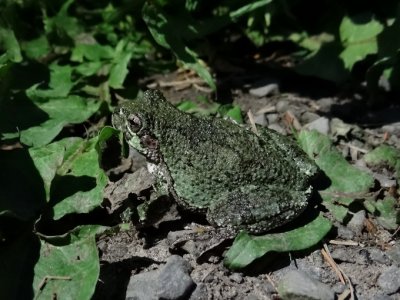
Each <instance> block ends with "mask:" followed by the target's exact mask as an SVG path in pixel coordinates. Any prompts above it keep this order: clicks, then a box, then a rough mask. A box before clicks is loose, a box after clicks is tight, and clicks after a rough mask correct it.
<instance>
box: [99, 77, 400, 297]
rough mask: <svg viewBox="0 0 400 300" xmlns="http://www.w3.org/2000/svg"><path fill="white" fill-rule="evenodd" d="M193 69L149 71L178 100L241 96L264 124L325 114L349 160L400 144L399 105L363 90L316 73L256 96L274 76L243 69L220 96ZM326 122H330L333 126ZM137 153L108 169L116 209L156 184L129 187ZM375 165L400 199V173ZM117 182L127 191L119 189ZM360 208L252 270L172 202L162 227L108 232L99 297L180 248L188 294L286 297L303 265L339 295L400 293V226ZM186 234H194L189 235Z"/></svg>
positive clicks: (298, 123)
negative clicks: (386, 279) (320, 236)
mask: <svg viewBox="0 0 400 300" xmlns="http://www.w3.org/2000/svg"><path fill="white" fill-rule="evenodd" d="M185 76H186V77H185ZM185 76H184V75H182V73H179V74H178V73H173V74H168V75H162V76H161V75H160V76H156V77H153V78H148V79H147V80H145V81H144V84H146V85H149V86H151V87H157V86H159V85H160V82H162V83H165V82H169V83H171V84H170V85H169V87H168V88H161V89H162V90H163V92H164V93H165V95H166V97H167V99H169V100H171V101H172V102H174V103H177V102H179V101H181V100H184V99H192V100H196V99H199V97H201V96H203V97H207V98H209V99H210V98H211V99H214V100H216V101H219V102H222V103H229V102H233V103H234V104H238V105H239V106H240V107H241V109H242V111H244V112H246V113H247V112H248V111H251V112H252V115H253V117H254V119H255V120H256V121H257V122H258V123H261V124H263V125H264V126H269V127H271V128H273V129H275V130H277V131H279V132H281V133H283V134H288V133H290V132H292V129H291V128H292V126H293V127H295V128H296V129H300V128H302V127H307V124H309V123H312V122H313V121H315V120H318V119H320V118H321V117H324V119H322V121H321V122H320V123H318V122H317V125H316V126H317V127H318V129H319V130H321V131H324V130H326V131H327V132H326V133H327V134H328V135H329V136H330V137H331V139H332V140H333V141H334V143H335V146H336V147H337V148H338V149H339V150H340V152H341V153H343V155H344V156H345V157H346V159H348V161H350V162H351V163H352V164H354V165H357V166H360V167H362V168H364V169H368V167H367V166H365V164H362V157H363V155H364V154H365V153H366V152H368V151H369V150H371V149H373V148H374V147H376V146H377V145H380V144H382V143H383V142H385V143H387V144H389V145H393V146H395V147H397V148H400V105H398V104H397V105H396V104H390V103H385V106H384V107H383V106H379V105H375V104H373V105H372V106H368V105H367V104H370V102H368V101H367V100H365V98H364V97H363V92H362V91H361V93H360V92H359V91H357V93H356V92H346V93H347V94H346V95H344V93H343V91H342V90H339V89H336V88H334V87H332V86H330V85H327V84H325V83H321V82H318V81H316V79H307V80H306V81H307V83H306V84H305V85H304V86H301V84H300V83H299V82H297V81H296V82H295V83H293V81H290V80H293V78H289V79H288V78H284V79H282V78H280V79H279V80H278V81H277V80H275V81H271V82H272V83H274V82H278V83H277V87H278V90H276V89H274V91H273V93H272V94H268V95H265V96H263V95H255V92H254V88H255V87H260V86H261V87H262V84H264V85H266V86H267V85H268V84H270V83H268V80H267V81H265V80H264V83H263V79H265V76H264V75H263V74H259V75H254V76H252V77H251V78H248V77H246V76H244V75H243V76H242V77H241V76H237V77H235V80H232V79H229V78H228V79H226V80H225V81H224V82H223V84H222V88H221V89H219V91H220V92H219V94H217V95H215V94H212V93H210V92H209V91H208V90H207V89H206V88H204V87H201V86H198V85H193V84H191V83H190V80H188V79H187V74H186V75H185ZM189 76H190V75H189ZM186 81H188V82H186ZM260 82H261V83H260ZM265 82H266V83H265ZM299 86H300V87H299ZM313 86H314V87H313ZM310 90H311V91H312V92H309V91H310ZM374 105H375V106H374ZM320 120H321V119H320ZM324 124H325V125H327V126H328V127H327V128H326V129H325V128H324V126H325V125H324ZM133 156H134V157H135V160H134V163H133V164H126V161H125V166H127V167H125V168H121V167H120V168H119V169H113V170H110V171H109V173H112V174H113V176H112V177H110V178H112V180H113V181H111V182H110V186H109V189H110V191H111V192H109V194H108V201H110V202H111V203H114V207H113V211H112V213H115V212H119V209H120V206H118V205H119V204H118V205H117V206H118V207H115V202H118V201H123V200H124V197H125V198H131V199H132V194H133V193H136V194H137V195H138V194H140V192H141V189H142V190H143V191H144V192H143V193H142V194H143V195H142V196H143V197H145V193H147V192H149V187H150V186H151V185H149V183H148V182H146V185H145V186H138V187H135V189H136V190H135V191H132V190H130V188H129V187H125V188H121V186H122V182H126V180H127V178H126V177H125V178H124V177H123V176H124V175H126V174H130V176H132V174H135V171H136V170H138V169H139V168H140V167H141V166H143V160H141V159H140V158H139V159H137V156H136V155H134V154H133ZM369 171H370V172H372V173H373V174H375V175H376V178H379V179H380V180H377V185H376V189H375V191H379V190H380V189H383V190H385V191H388V190H389V189H391V193H392V194H394V195H397V200H398V201H399V197H398V194H397V185H396V182H395V180H394V178H395V177H394V175H395V174H393V172H392V171H391V170H388V169H385V168H381V169H379V170H369ZM134 178H135V177H134ZM130 180H135V179H132V178H131V179H130ZM144 181H146V180H144ZM387 182H389V183H391V182H392V183H393V182H394V186H391V187H387V186H385V183H387ZM389 185H390V184H389ZM125 186H126V185H125ZM117 187H118V188H119V191H118V193H117V192H115V190H116V188H117ZM150 189H151V188H150ZM113 191H114V193H113ZM116 194H118V195H116ZM113 197H116V198H118V197H119V200H115V199H114V200H113ZM121 199H122V200H121ZM118 203H119V202H118ZM360 211H361V210H360V209H359V208H354V209H353V210H352V213H354V217H353V221H351V220H350V221H348V222H347V223H346V224H340V223H339V222H337V221H334V229H333V230H332V231H331V232H330V233H329V234H328V236H327V237H326V238H325V239H324V240H323V241H321V243H320V244H319V245H317V246H316V247H314V248H313V249H310V250H308V251H302V252H294V253H280V254H274V255H273V257H268V258H266V259H264V260H259V261H257V262H256V263H255V264H252V265H251V266H249V267H248V268H246V270H242V271H240V272H234V271H231V270H229V269H227V268H226V267H224V265H223V253H224V251H226V249H228V248H229V245H230V243H231V242H232V241H231V240H223V241H218V238H216V235H218V233H217V231H213V230H212V229H209V228H208V227H207V223H206V222H205V220H203V219H202V218H201V217H200V218H199V217H198V216H193V215H191V214H189V213H187V212H184V211H181V210H179V208H176V207H175V206H173V208H171V209H170V210H169V211H167V212H166V213H165V214H164V216H163V217H161V218H160V219H159V220H158V221H157V222H154V223H153V224H154V226H148V227H144V226H138V222H137V220H133V222H131V223H130V225H129V229H125V230H122V229H120V230H116V232H113V233H110V232H109V233H105V234H103V235H102V236H101V237H99V239H98V247H99V250H100V260H101V274H100V280H99V282H98V285H97V288H96V293H95V296H94V299H124V298H125V292H126V287H127V285H128V282H129V279H130V276H131V275H133V274H138V273H143V272H147V271H151V270H156V269H158V268H160V266H162V265H163V264H164V263H165V261H166V259H167V258H168V257H169V256H171V255H172V254H178V255H181V256H182V257H183V258H184V259H185V260H187V261H188V262H189V263H190V265H191V266H192V268H193V269H192V271H191V273H190V276H191V277H192V279H193V281H194V282H195V284H196V288H195V290H194V291H193V292H192V293H191V295H190V296H187V298H189V297H190V299H279V298H280V296H279V294H278V291H277V286H278V285H279V282H280V280H281V279H282V278H283V277H284V276H285V274H287V273H288V272H289V271H290V270H294V269H298V270H301V271H303V272H305V273H306V274H307V275H309V276H310V277H312V278H315V279H316V280H318V281H320V282H322V283H324V284H326V285H327V286H328V287H329V288H330V289H332V290H333V291H334V293H335V295H336V297H342V298H340V299H350V298H351V297H355V298H357V299H400V294H399V290H397V291H395V292H388V289H386V290H385V284H383V283H382V282H381V281H382V279H380V276H382V274H384V273H385V272H387V273H388V274H390V271H391V270H392V269H393V268H398V267H399V266H400V244H399V232H398V230H397V231H395V230H390V231H389V230H387V229H385V228H384V227H382V226H381V225H380V224H379V222H378V221H377V220H376V219H375V217H374V216H372V215H369V214H367V213H365V212H364V211H363V210H362V211H361V213H360ZM356 216H357V217H356ZM208 230H210V231H209V233H208V234H207V235H211V240H212V238H214V240H213V241H212V242H210V243H207V245H206V246H205V244H206V243H205V241H204V240H205V238H204V239H203V238H196V237H193V234H194V235H196V234H197V236H203V235H204V232H208ZM186 233H190V234H192V235H190V234H189V238H185V235H186ZM214 234H215V236H212V235H214ZM180 240H182V241H183V242H179V241H180ZM208 240H209V239H208ZM203 246H204V249H203ZM199 249H201V250H199ZM327 255H328V256H330V257H331V258H332V259H333V261H334V262H335V264H336V267H333V266H332V264H331V263H330V262H329V259H328V258H327ZM337 268H339V269H340V271H341V272H340V274H339V273H338V271H337ZM394 274H395V273H394ZM343 275H344V276H343Z"/></svg>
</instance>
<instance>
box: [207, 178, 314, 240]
mask: <svg viewBox="0 0 400 300" xmlns="http://www.w3.org/2000/svg"><path fill="white" fill-rule="evenodd" d="M246 190H247V191H248V192H245V191H246ZM310 194H311V187H310V188H309V189H308V190H307V191H293V190H292V191H290V190H288V189H287V187H268V186H267V187H263V188H254V187H252V188H249V189H246V188H243V187H242V188H241V189H240V190H237V191H230V192H227V193H225V194H223V195H221V197H220V198H219V200H218V201H216V202H214V203H213V204H212V205H211V206H210V207H209V210H208V212H207V220H208V221H209V222H210V223H211V224H213V225H216V226H221V227H233V228H235V229H238V230H239V229H245V230H247V231H249V232H251V233H262V232H265V231H268V230H270V229H273V228H275V227H278V226H281V225H283V224H285V223H287V222H289V221H290V220H292V219H294V218H296V217H297V216H298V215H299V214H300V213H301V212H303V210H304V209H305V208H306V206H307V203H308V198H309V197H310Z"/></svg>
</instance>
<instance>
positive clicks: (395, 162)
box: [364, 145, 400, 180]
mask: <svg viewBox="0 0 400 300" xmlns="http://www.w3.org/2000/svg"><path fill="white" fill-rule="evenodd" d="M364 160H365V162H366V163H367V164H368V165H370V166H375V167H377V166H382V165H384V166H389V167H390V168H392V169H393V170H394V171H395V172H396V173H397V179H398V180H400V150H399V149H396V148H394V147H391V146H389V145H381V146H379V147H377V148H375V149H374V150H372V151H371V152H368V153H367V154H365V156H364Z"/></svg>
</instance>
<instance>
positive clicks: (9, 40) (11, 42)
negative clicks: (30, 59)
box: [0, 27, 22, 63]
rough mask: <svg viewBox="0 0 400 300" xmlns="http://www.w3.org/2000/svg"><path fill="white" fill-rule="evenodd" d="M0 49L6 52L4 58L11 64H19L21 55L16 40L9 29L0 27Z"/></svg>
mask: <svg viewBox="0 0 400 300" xmlns="http://www.w3.org/2000/svg"><path fill="white" fill-rule="evenodd" d="M0 49H2V50H5V51H6V57H7V59H8V60H10V61H12V62H16V63H18V62H21V61H22V55H21V49H20V46H19V43H18V41H17V38H16V37H15V35H14V31H12V30H11V29H6V28H1V27H0Z"/></svg>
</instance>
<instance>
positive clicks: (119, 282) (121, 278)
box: [92, 257, 154, 300]
mask: <svg viewBox="0 0 400 300" xmlns="http://www.w3.org/2000/svg"><path fill="white" fill-rule="evenodd" d="M153 263H154V261H153V260H150V259H148V258H143V257H132V258H130V259H125V260H122V261H118V262H114V263H108V262H103V263H101V266H100V276H99V280H98V281H97V285H96V290H95V292H94V295H93V296H92V299H93V300H103V299H104V300H105V299H116V300H118V299H121V300H122V299H125V295H126V289H127V286H128V283H129V279H130V277H131V274H132V273H133V272H132V271H133V270H136V271H137V272H139V271H140V269H142V268H146V267H148V266H150V265H151V264H153Z"/></svg>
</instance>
